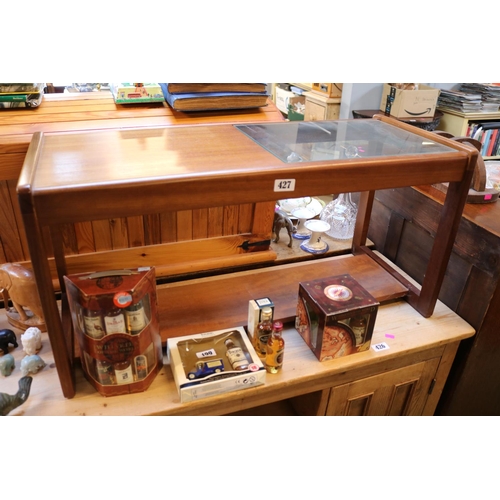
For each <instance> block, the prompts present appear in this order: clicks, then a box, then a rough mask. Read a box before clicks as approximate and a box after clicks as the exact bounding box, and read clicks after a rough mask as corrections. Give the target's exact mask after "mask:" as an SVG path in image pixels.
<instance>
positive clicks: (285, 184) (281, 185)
mask: <svg viewBox="0 0 500 500" xmlns="http://www.w3.org/2000/svg"><path fill="white" fill-rule="evenodd" d="M274 191H295V179H276V180H275V181H274Z"/></svg>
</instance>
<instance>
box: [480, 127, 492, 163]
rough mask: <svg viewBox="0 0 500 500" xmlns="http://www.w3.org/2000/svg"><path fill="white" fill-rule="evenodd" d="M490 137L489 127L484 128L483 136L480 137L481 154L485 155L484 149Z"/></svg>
mask: <svg viewBox="0 0 500 500" xmlns="http://www.w3.org/2000/svg"><path fill="white" fill-rule="evenodd" d="M490 137H491V129H490V130H486V131H485V133H484V134H483V136H482V137H481V144H482V146H481V156H486V150H487V148H488V142H489V140H490Z"/></svg>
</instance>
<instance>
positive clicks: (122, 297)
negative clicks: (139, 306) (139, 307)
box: [113, 292, 132, 308]
mask: <svg viewBox="0 0 500 500" xmlns="http://www.w3.org/2000/svg"><path fill="white" fill-rule="evenodd" d="M113 303H114V305H115V306H116V307H120V308H124V307H128V306H129V305H130V304H132V295H130V293H128V292H118V293H115V295H114V296H113Z"/></svg>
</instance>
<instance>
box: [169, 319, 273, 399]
mask: <svg viewBox="0 0 500 500" xmlns="http://www.w3.org/2000/svg"><path fill="white" fill-rule="evenodd" d="M228 339H231V340H232V341H233V342H234V344H235V345H236V347H240V348H241V350H242V352H241V351H240V354H239V359H240V360H243V362H244V364H243V365H242V369H239V370H234V368H233V366H232V365H231V363H230V360H229V358H230V356H228V352H227V351H228V348H227V347H226V344H225V343H226V341H227V340H228ZM167 356H168V359H169V362H170V367H171V368H172V373H173V375H174V380H175V384H176V386H177V391H178V392H179V396H180V399H181V403H187V402H189V401H195V400H197V399H203V398H207V397H209V396H215V395H217V394H222V393H225V392H231V391H238V390H241V389H246V388H248V387H255V386H258V385H262V384H264V383H265V381H266V369H265V367H264V365H263V364H262V362H261V360H260V359H259V357H258V356H257V354H256V352H255V350H254V348H253V347H252V344H251V343H250V340H249V339H248V336H247V334H246V333H245V330H244V329H243V328H242V327H237V328H233V329H227V330H218V331H215V332H207V333H200V334H196V335H188V336H185V337H175V338H169V339H167ZM233 361H234V360H233ZM239 363H240V361H239Z"/></svg>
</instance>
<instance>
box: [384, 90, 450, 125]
mask: <svg viewBox="0 0 500 500" xmlns="http://www.w3.org/2000/svg"><path fill="white" fill-rule="evenodd" d="M439 93H440V90H439V89H436V88H434V87H429V86H427V85H422V84H419V86H418V90H400V89H397V88H396V87H393V86H391V85H389V84H388V83H384V88H383V91H382V98H381V100H380V110H381V111H384V112H385V113H387V114H390V115H391V116H393V117H394V118H427V117H433V116H434V114H435V112H436V105H437V100H438V97H439Z"/></svg>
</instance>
